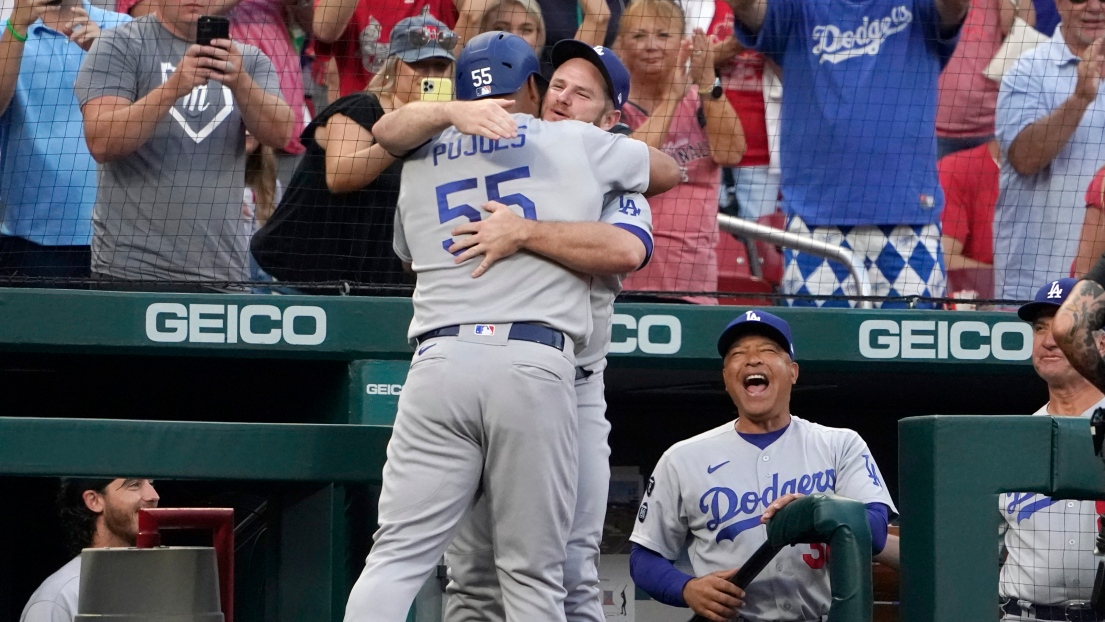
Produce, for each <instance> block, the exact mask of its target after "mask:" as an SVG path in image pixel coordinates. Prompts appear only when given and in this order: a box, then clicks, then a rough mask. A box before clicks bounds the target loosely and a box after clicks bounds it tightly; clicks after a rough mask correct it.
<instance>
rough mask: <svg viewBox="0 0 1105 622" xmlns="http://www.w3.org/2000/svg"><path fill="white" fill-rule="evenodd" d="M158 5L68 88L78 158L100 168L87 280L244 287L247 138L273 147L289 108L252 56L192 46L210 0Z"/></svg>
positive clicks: (239, 49) (113, 34)
mask: <svg viewBox="0 0 1105 622" xmlns="http://www.w3.org/2000/svg"><path fill="white" fill-rule="evenodd" d="M156 2H157V4H158V11H157V13H156V14H152V15H148V16H146V17H143V18H141V19H137V20H135V21H134V22H132V23H130V24H127V25H126V26H125V27H121V28H116V29H114V30H110V31H107V32H105V33H104V34H103V35H102V36H101V37H100V39H98V40H97V41H96V43H95V44H94V45H93V46H92V49H91V50H89V53H88V57H87V58H86V59H85V61H84V64H83V65H82V66H81V70H80V73H79V74H78V75H77V81H76V85H75V87H74V89H75V91H76V94H77V100H78V101H79V102H80V105H81V112H82V114H83V115H84V128H85V136H86V139H87V141H88V149H89V151H90V152H91V153H92V157H93V158H95V159H96V161H97V162H99V163H101V164H102V165H103V166H102V171H101V176H100V188H99V192H98V194H97V197H96V206H95V209H94V211H93V217H92V226H93V233H92V235H93V238H92V274H93V275H94V276H99V277H104V278H106V279H108V280H111V279H128V280H162V281H163V280H177V281H182V280H183V281H198V282H204V281H206V282H212V281H221V282H227V281H245V280H248V279H249V255H248V253H249V237H250V232H251V228H250V223H248V222H246V221H245V220H244V219H243V217H242V189H243V187H244V185H245V161H246V153H245V131H246V130H249V132H250V133H251V134H253V136H255V137H256V138H257V139H258V140H259V141H260V142H261V144H264V145H268V146H271V147H274V148H280V147H282V146H284V145H285V144H287V142H288V139H289V138H290V136H291V132H292V119H293V117H292V111H291V109H290V108H289V107H288V105H287V104H285V103H284V101H283V100H282V99H281V97H280V94H279V93H280V84H279V81H278V79H277V75H276V73H275V71H274V69H273V65H272V63H271V62H270V61H269V59H268V58H266V57H265V55H264V54H262V53H261V51H260V50H258V49H257V48H255V47H252V46H249V45H245V44H235V43H234V42H232V41H230V40H228V39H216V40H215V41H212V43H211V45H209V46H200V45H196V44H195V43H194V42H195V40H196V22H197V21H198V19H199V17H200V15H203V14H207V13H213V12H214V10H213V9H212V8H211V7H209V6H208V5H210V4H213V2H212V1H211V0H196V1H195V2H192V3H189V4H183V3H181V2H179V0H156Z"/></svg>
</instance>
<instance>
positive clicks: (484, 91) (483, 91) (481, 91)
mask: <svg viewBox="0 0 1105 622" xmlns="http://www.w3.org/2000/svg"><path fill="white" fill-rule="evenodd" d="M490 94H491V87H490V86H481V87H480V88H478V89H476V97H483V96H484V95H490Z"/></svg>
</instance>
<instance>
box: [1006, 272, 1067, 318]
mask: <svg viewBox="0 0 1105 622" xmlns="http://www.w3.org/2000/svg"><path fill="white" fill-rule="evenodd" d="M1076 283H1078V279H1072V278H1065V279H1059V280H1057V281H1052V282H1050V283H1048V284H1047V285H1044V286H1043V287H1041V288H1040V289H1039V290H1037V291H1036V297H1035V298H1033V299H1032V302H1030V303H1028V304H1026V305H1024V306H1023V307H1021V308H1020V309H1017V315H1019V316H1020V318H1021V319H1022V320H1024V321H1026V322H1035V321H1036V318H1037V317H1039V316H1040V313H1041V312H1042V311H1044V310H1045V309H1058V308H1059V307H1060V306H1062V305H1063V301H1064V300H1066V299H1067V296H1068V295H1069V294H1070V291H1071V290H1072V289H1074V286H1075V284H1076Z"/></svg>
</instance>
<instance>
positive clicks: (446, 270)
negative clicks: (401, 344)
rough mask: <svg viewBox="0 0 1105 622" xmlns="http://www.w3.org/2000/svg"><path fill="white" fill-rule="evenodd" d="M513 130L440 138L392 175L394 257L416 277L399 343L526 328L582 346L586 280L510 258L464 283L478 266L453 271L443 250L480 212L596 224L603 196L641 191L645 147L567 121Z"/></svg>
mask: <svg viewBox="0 0 1105 622" xmlns="http://www.w3.org/2000/svg"><path fill="white" fill-rule="evenodd" d="M514 119H515V120H516V121H517V123H518V136H517V138H513V139H503V140H488V139H486V138H479V137H475V136H468V135H465V134H461V133H460V132H459V131H457V129H456V128H449V129H448V130H446V131H444V132H442V133H441V134H439V135H438V136H437V137H435V138H434V139H433V140H431V141H429V142H428V143H426V144H425V145H423V146H422V147H420V148H419V149H418V150H417V151H415V152H414V153H413V154H411V156H409V157H408V159H407V160H406V161H405V163H404V164H403V177H402V184H401V187H400V192H399V207H398V209H397V210H396V226H395V245H394V246H395V251H396V254H398V255H399V257H400V258H401V259H403V260H404V261H407V262H409V263H411V267H412V268H413V269H414V271H415V273H417V275H418V282H417V285H416V286H415V291H414V299H413V302H414V319H413V320H412V321H411V327H410V331H409V333H408V336H409V337H410V338H411V339H414V338H415V337H417V336H418V335H421V334H423V333H425V332H427V331H430V330H434V329H437V328H441V327H443V326H450V325H454V324H476V323H482V324H494V323H507V322H537V323H541V324H545V325H547V326H550V327H552V328H554V329H557V330H560V331H563V332H565V333H567V334H568V336H569V337H570V338H571V339H572V340H573V341H574V342H575V344H576V347H577V349H579V348H582V347H583V346H584V345H585V344H586V340H587V337H588V336H589V334H590V332H591V314H590V305H589V304H588V295H589V281H590V280H589V279H588V278H585V277H583V276H582V275H577V274H573V273H572V272H569V271H568V270H567V269H566V268H563V267H561V266H560V265H559V264H556V263H554V262H553V261H551V260H548V259H545V258H543V257H540V256H538V255H535V254H533V253H527V252H521V253H515V254H514V255H511V256H510V257H507V258H505V259H501V260H499V261H498V262H497V263H496V264H495V265H493V266H492V267H491V269H490V270H488V272H487V273H485V274H484V275H483V276H481V277H479V278H476V279H473V278H472V277H471V272H472V270H474V269H475V268H476V266H478V265H479V263H480V261H482V260H483V257H477V258H475V259H473V260H471V261H467V262H465V263H463V264H461V265H457V264H456V263H455V262H454V260H455V257H454V256H453V255H451V254H449V252H448V250H446V249H448V248H449V247H450V246H451V245H452V230H453V229H454V228H455V227H458V226H460V225H462V224H465V223H468V222H476V221H479V220H481V219H483V218H485V217H486V216H487V212H486V211H484V209H483V205H484V203H486V202H488V201H498V202H500V203H503V204H505V205H508V206H510V208H511V209H513V210H514V211H515V212H516V213H517V214H518V215H519V216H523V217H525V218H530V219H533V220H552V221H597V220H599V216H600V213H601V211H602V207H603V199H604V197H605V196H606V195H607V194H608V193H612V192H644V191H645V190H646V189H647V187H648V179H649V151H648V147H647V146H646V145H645V144H644V143H642V142H640V141H637V140H633V139H630V138H626V137H625V136H619V135H616V134H610V133H608V132H604V131H602V130H600V129H598V128H597V127H595V126H593V125H589V124H586V123H582V122H579V121H558V122H555V123H549V122H545V121H541V120H539V119H535V118H533V117H532V116H530V115H526V114H515V115H514Z"/></svg>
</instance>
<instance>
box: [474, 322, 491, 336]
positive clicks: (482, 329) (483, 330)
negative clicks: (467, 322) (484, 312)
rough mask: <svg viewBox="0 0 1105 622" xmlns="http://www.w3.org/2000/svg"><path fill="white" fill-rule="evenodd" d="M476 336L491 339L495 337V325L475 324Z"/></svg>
mask: <svg viewBox="0 0 1105 622" xmlns="http://www.w3.org/2000/svg"><path fill="white" fill-rule="evenodd" d="M476 334H477V335H479V336H480V337H493V336H494V335H495V325H494V324H476Z"/></svg>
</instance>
